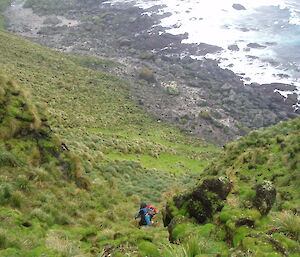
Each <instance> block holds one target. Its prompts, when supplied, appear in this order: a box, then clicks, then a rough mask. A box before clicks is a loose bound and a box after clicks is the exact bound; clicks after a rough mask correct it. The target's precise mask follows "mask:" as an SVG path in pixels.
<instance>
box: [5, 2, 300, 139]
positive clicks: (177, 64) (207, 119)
mask: <svg viewBox="0 0 300 257" xmlns="http://www.w3.org/2000/svg"><path fill="white" fill-rule="evenodd" d="M17 2H19V5H18V6H17V7H16V6H15V7H11V8H10V9H9V10H8V11H7V16H8V18H9V21H10V22H9V29H10V30H11V31H13V32H15V33H17V34H20V35H23V36H26V37H28V38H29V39H31V40H34V41H37V42H39V43H41V44H43V45H46V46H49V47H52V48H55V49H58V50H60V51H65V52H72V53H77V54H83V55H90V56H99V57H106V58H111V59H113V60H116V61H118V62H119V63H120V64H121V65H120V66H119V67H117V68H114V69H111V70H109V71H111V72H114V73H116V74H117V75H120V76H123V77H124V78H126V79H127V80H129V81H131V82H134V84H135V86H132V87H131V92H132V94H133V96H134V98H135V100H136V102H137V103H138V104H139V105H140V106H141V107H142V108H144V109H145V110H147V111H148V112H149V113H151V114H153V115H154V116H156V117H157V120H158V121H160V120H163V121H167V122H169V123H171V124H174V125H176V126H178V127H180V128H181V129H182V130H184V131H186V132H187V133H189V134H191V135H194V136H197V137H199V138H201V139H205V140H207V141H210V142H213V143H217V144H220V145H223V144H224V143H227V142H229V141H232V140H233V139H235V138H236V137H238V136H241V135H244V134H245V133H247V132H248V131H249V130H252V129H256V128H259V127H262V126H270V125H272V124H275V123H277V122H279V121H280V120H286V119H288V118H292V117H295V116H296V115H297V113H295V108H294V107H293V106H295V104H296V103H297V102H298V99H297V98H295V97H294V96H292V95H291V96H289V98H288V100H286V99H285V97H283V96H282V95H281V94H279V93H278V92H274V90H275V89H278V90H279V88H281V87H289V88H290V89H291V91H293V90H295V87H293V86H290V85H283V84H271V85H262V86H261V85H258V84H251V85H244V83H243V82H242V80H241V78H240V77H239V76H238V75H236V74H234V73H233V72H231V71H229V70H227V69H221V68H220V67H219V66H218V63H217V62H216V61H213V60H209V59H206V58H202V59H201V60H195V59H192V58H190V57H189V56H190V55H197V56H204V55H205V54H207V53H215V52H218V51H221V50H222V49H221V48H219V47H216V46H212V45H208V44H204V43H200V44H184V43H182V40H183V39H185V38H187V36H188V35H187V34H182V35H171V34H169V33H167V32H166V28H163V27H161V26H160V19H161V18H163V17H165V16H167V15H169V14H168V13H164V14H158V13H157V14H151V15H147V14H145V10H142V9H140V8H138V7H134V6H132V5H130V4H128V3H127V4H116V5H110V4H108V3H103V2H104V1H96V0H89V1H73V2H72V3H71V2H70V3H69V2H68V3H66V2H60V3H59V6H57V8H54V9H48V10H47V12H46V11H45V9H43V8H42V7H35V9H34V11H35V12H36V13H38V14H39V16H38V15H36V14H34V13H32V11H31V9H29V8H25V9H24V8H22V7H21V5H22V3H23V2H24V1H20V0H19V1H17ZM36 6H39V5H38V2H37V4H36ZM29 7H30V6H29ZM14 8H15V9H14ZM155 8H157V10H158V9H159V6H157V7H153V8H152V11H153V9H154V10H155ZM146 11H147V10H146ZM26 13H27V16H26ZM61 15H63V16H61ZM55 17H57V19H56V18H55ZM50 21H51V22H50ZM59 21H61V22H60V23H57V22H59ZM51 23H52V24H51ZM249 47H260V45H259V46H258V45H255V44H254V45H250V46H249ZM262 47H264V46H262ZM232 50H233V51H235V50H237V49H236V48H235V47H233V46H232ZM144 68H147V69H148V70H150V71H151V72H152V73H153V77H154V78H155V80H151V81H150V80H148V81H147V80H143V79H141V77H140V76H139V74H140V72H141V70H142V69H144Z"/></svg>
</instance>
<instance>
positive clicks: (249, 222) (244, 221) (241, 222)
mask: <svg viewBox="0 0 300 257" xmlns="http://www.w3.org/2000/svg"><path fill="white" fill-rule="evenodd" d="M244 225H246V226H248V227H250V228H253V227H254V220H251V219H248V218H242V219H239V220H237V221H236V222H235V226H236V227H240V226H244Z"/></svg>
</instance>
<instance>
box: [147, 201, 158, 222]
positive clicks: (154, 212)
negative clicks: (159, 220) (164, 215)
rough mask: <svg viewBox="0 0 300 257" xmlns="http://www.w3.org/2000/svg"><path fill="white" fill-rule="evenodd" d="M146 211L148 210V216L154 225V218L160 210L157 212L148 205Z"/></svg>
mask: <svg viewBox="0 0 300 257" xmlns="http://www.w3.org/2000/svg"><path fill="white" fill-rule="evenodd" d="M146 209H147V210H148V215H149V216H150V222H151V224H153V220H152V219H153V218H154V216H155V215H156V214H157V213H158V210H156V209H155V208H154V207H153V206H151V205H148V206H147V207H146Z"/></svg>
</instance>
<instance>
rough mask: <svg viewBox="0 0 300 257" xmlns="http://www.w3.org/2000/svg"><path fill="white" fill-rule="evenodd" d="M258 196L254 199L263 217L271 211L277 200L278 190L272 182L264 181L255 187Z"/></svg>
mask: <svg viewBox="0 0 300 257" xmlns="http://www.w3.org/2000/svg"><path fill="white" fill-rule="evenodd" d="M255 190H256V195H255V198H254V202H253V203H254V205H255V207H256V208H257V209H258V210H259V211H260V213H261V214H262V215H266V214H268V213H269V211H270V210H271V208H272V206H273V204H274V202H275V199H276V189H275V187H274V185H273V183H272V182H271V181H263V183H262V184H259V185H257V186H256V187H255Z"/></svg>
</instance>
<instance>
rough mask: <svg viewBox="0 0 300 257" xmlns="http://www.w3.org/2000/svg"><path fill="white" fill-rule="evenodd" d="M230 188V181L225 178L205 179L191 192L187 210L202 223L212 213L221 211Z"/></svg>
mask: <svg viewBox="0 0 300 257" xmlns="http://www.w3.org/2000/svg"><path fill="white" fill-rule="evenodd" d="M230 190H231V183H230V182H229V180H228V179H227V178H224V177H220V178H216V179H206V180H204V181H203V183H202V185H200V186H199V187H197V188H196V189H195V190H193V192H192V193H191V199H190V200H189V204H188V212H189V215H190V216H191V217H194V218H196V219H197V221H198V222H199V223H204V222H205V221H206V220H207V219H208V218H211V217H212V216H213V214H215V213H216V212H218V211H221V210H222V208H223V205H224V202H223V200H225V199H226V197H227V196H228V194H229V192H230Z"/></svg>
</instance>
